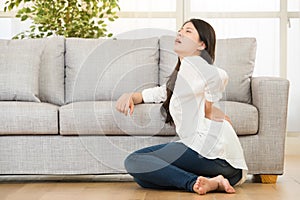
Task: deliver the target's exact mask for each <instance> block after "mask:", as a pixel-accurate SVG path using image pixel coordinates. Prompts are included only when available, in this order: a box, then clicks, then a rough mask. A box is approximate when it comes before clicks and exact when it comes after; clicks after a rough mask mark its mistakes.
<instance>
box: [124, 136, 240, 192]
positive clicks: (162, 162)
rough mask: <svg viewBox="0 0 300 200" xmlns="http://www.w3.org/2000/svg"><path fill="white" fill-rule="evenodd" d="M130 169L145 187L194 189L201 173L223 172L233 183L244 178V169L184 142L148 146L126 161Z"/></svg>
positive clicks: (212, 174)
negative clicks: (205, 153)
mask: <svg viewBox="0 0 300 200" xmlns="http://www.w3.org/2000/svg"><path fill="white" fill-rule="evenodd" d="M125 168H126V170H127V172H128V173H129V174H130V175H132V176H133V177H134V180H135V181H136V182H137V183H138V184H139V185H140V186H142V187H144V188H153V189H182V190H186V191H190V192H193V185H194V184H195V182H196V179H197V177H198V176H204V177H215V176H218V175H223V176H224V177H225V178H227V179H228V180H229V182H230V184H231V185H235V184H236V183H237V182H238V181H239V180H240V179H241V178H242V170H241V169H235V168H233V167H232V166H231V165H230V164H228V163H227V162H226V161H225V160H221V159H207V158H204V157H202V156H201V155H199V154H198V153H197V152H195V151H194V150H192V149H190V148H188V147H187V146H185V145H184V144H183V143H179V142H171V143H166V144H160V145H155V146H151V147H147V148H144V149H141V150H138V151H135V152H133V153H132V154H130V155H129V156H128V157H127V158H126V160H125Z"/></svg>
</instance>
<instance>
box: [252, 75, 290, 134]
mask: <svg viewBox="0 0 300 200" xmlns="http://www.w3.org/2000/svg"><path fill="white" fill-rule="evenodd" d="M251 90H252V91H251V92H252V104H253V105H254V106H255V107H256V108H257V109H258V111H259V133H260V134H267V135H270V136H271V137H274V134H275V133H280V134H284V135H285V133H286V124H287V106H288V93H289V81H288V80H286V79H283V78H277V77H253V78H252V80H251ZM276 136H278V135H277V134H276Z"/></svg>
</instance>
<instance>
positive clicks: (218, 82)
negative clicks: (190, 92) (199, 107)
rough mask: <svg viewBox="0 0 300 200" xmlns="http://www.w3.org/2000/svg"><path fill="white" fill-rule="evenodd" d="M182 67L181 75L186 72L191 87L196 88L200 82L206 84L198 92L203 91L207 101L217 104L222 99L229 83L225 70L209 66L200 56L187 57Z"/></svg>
mask: <svg viewBox="0 0 300 200" xmlns="http://www.w3.org/2000/svg"><path fill="white" fill-rule="evenodd" d="M181 65H182V66H181V67H180V70H179V73H180V71H184V70H185V75H186V76H187V77H188V79H187V82H190V83H191V87H196V86H195V84H196V83H197V82H200V81H202V82H203V83H204V84H203V87H198V90H202V91H201V92H203V93H204V98H205V99H206V100H207V101H209V102H217V101H219V100H220V99H221V98H222V93H223V92H224V90H225V87H226V85H227V82H228V76H227V73H226V72H225V71H224V70H223V69H221V68H219V67H217V66H214V65H211V64H208V63H207V62H206V61H205V60H204V59H203V58H201V57H200V56H192V57H185V58H184V59H183V61H182V63H181ZM187 71H189V72H187Z"/></svg>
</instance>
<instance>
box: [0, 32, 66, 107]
mask: <svg viewBox="0 0 300 200" xmlns="http://www.w3.org/2000/svg"><path fill="white" fill-rule="evenodd" d="M0 55H1V56H2V57H3V56H4V58H3V59H2V58H1V61H2V62H6V65H7V66H9V69H8V73H10V74H13V76H11V80H10V81H5V82H6V84H10V82H11V83H14V84H16V86H17V87H18V88H15V92H17V91H19V93H20V91H23V92H24V91H26V88H25V87H26V86H28V83H25V82H24V81H25V80H24V78H25V77H26V76H27V79H29V81H30V82H31V86H33V85H34V90H37V91H34V96H35V97H34V98H28V97H29V96H30V95H29V96H28V95H27V98H25V97H24V95H23V97H22V98H20V95H19V93H18V92H17V93H18V94H14V95H13V94H10V95H9V96H14V98H13V99H11V98H9V99H6V100H22V101H42V102H49V103H53V104H57V105H62V104H64V38H63V37H53V38H49V39H48V38H44V39H26V40H0ZM32 64H34V65H32ZM1 65H4V64H1ZM26 65H31V70H29V68H28V66H27V68H26ZM32 66H34V67H33V68H32ZM16 70H17V71H16ZM32 70H33V71H32ZM1 74H2V75H3V74H4V73H2V70H1ZM1 79H2V78H1ZM3 80H4V79H3ZM27 82H28V81H27ZM33 82H34V83H33ZM28 89H29V88H28V87H27V90H28ZM31 93H32V92H31ZM1 96H2V95H1ZM31 96H32V95H31ZM7 97H8V96H7Z"/></svg>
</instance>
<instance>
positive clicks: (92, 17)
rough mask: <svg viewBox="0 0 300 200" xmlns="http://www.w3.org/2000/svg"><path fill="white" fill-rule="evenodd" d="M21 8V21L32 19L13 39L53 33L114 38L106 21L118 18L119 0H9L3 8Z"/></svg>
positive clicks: (68, 35)
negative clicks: (108, 31) (26, 27)
mask: <svg viewBox="0 0 300 200" xmlns="http://www.w3.org/2000/svg"><path fill="white" fill-rule="evenodd" d="M13 9H18V10H17V14H16V17H18V18H21V21H25V20H32V26H30V29H29V30H26V31H24V32H21V33H19V34H17V35H16V36H14V39H23V38H43V37H48V36H51V35H60V36H64V37H80V38H99V37H106V36H107V37H111V36H112V33H107V29H106V26H107V20H106V21H105V20H104V19H105V18H106V19H108V20H109V21H114V20H115V19H117V18H118V16H117V11H119V10H120V7H119V5H118V0H52V1H45V0H7V1H6V3H5V8H4V11H11V10H13Z"/></svg>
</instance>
